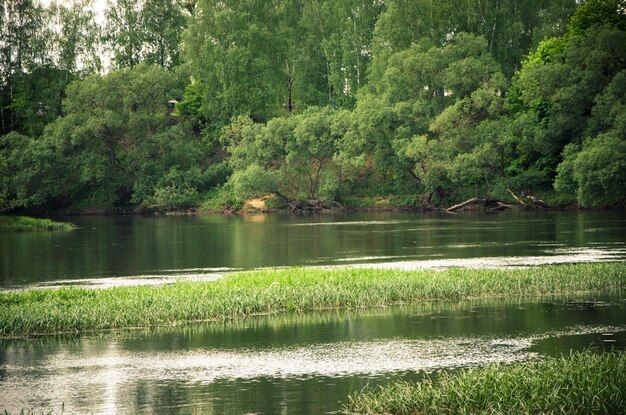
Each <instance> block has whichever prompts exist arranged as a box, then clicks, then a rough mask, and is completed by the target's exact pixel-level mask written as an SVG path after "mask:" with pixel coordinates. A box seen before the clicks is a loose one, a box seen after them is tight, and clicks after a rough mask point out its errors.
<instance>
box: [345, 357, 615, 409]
mask: <svg viewBox="0 0 626 415" xmlns="http://www.w3.org/2000/svg"><path fill="white" fill-rule="evenodd" d="M625 407H626V354H625V353H623V352H612V353H602V354H594V353H592V352H589V351H588V352H582V353H574V354H572V355H570V356H564V357H561V358H549V359H546V360H543V361H537V362H524V363H517V364H511V365H503V364H494V365H489V366H486V367H481V368H476V369H469V370H463V371H460V372H456V373H452V374H450V373H442V374H441V375H440V376H438V377H437V379H436V380H434V381H432V382H430V381H426V382H422V383H407V382H399V383H393V384H391V385H388V386H384V387H381V388H380V389H378V390H374V391H366V392H362V393H360V394H357V395H354V396H351V397H350V398H349V402H348V404H347V405H346V406H345V407H344V413H346V414H398V415H399V414H426V413H427V414H433V415H436V414H451V413H454V414H479V413H480V414H494V415H495V414H520V415H521V414H615V415H617V414H623V413H624V408H625Z"/></svg>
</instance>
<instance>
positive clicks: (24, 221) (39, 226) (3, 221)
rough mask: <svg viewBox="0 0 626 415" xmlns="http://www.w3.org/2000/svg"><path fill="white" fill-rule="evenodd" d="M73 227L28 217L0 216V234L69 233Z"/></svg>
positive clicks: (69, 224) (67, 224) (63, 223)
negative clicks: (29, 232) (31, 232)
mask: <svg viewBox="0 0 626 415" xmlns="http://www.w3.org/2000/svg"><path fill="white" fill-rule="evenodd" d="M72 229H74V225H72V224H71V223H65V222H55V221H52V220H50V219H37V218H31V217H28V216H0V232H26V231H69V230H72Z"/></svg>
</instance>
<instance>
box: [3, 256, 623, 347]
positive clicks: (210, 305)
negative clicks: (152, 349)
mask: <svg viewBox="0 0 626 415" xmlns="http://www.w3.org/2000/svg"><path fill="white" fill-rule="evenodd" d="M624 289H626V262H614V263H596V264H575V265H572V264H570V265H552V266H542V267H533V268H526V269H516V270H476V269H463V268H453V269H448V270H444V271H434V270H422V271H398V270H376V269H350V268H344V269H318V268H288V269H281V270H259V271H253V272H241V273H237V274H233V275H230V276H227V277H225V278H223V279H221V280H218V281H214V282H177V283H174V284H168V285H162V286H137V287H117V288H109V289H86V288H75V287H73V288H61V289H32V290H25V291H11V292H0V337H13V336H26V335H34V334H56V333H78V332H83V331H94V330H96V331H97V330H110V329H120V328H130V327H153V326H164V325H172V324H177V323H180V322H188V321H202V320H220V319H233V318H240V317H245V316H250V315H258V314H270V313H281V312H304V311H310V310H316V309H328V308H352V309H353V308H363V307H374V306H385V305H392V304H401V303H416V302H421V301H432V300H461V299H473V298H483V297H520V296H540V295H547V294H555V295H562V294H577V293H583V292H601V291H604V292H606V291H616V290H624Z"/></svg>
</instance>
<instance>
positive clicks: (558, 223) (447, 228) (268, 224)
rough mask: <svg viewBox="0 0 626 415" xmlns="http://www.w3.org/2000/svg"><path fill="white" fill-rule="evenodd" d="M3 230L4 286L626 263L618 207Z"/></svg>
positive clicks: (102, 222)
mask: <svg viewBox="0 0 626 415" xmlns="http://www.w3.org/2000/svg"><path fill="white" fill-rule="evenodd" d="M68 220H71V221H72V222H73V223H75V224H76V225H78V226H79V229H77V230H74V231H72V232H60V233H59V232H50V233H4V234H0V288H2V287H4V288H11V287H13V288H16V287H24V286H32V285H49V284H86V285H121V284H134V283H144V284H145V283H160V282H163V281H169V280H172V279H182V278H187V279H211V278H216V277H219V276H220V275H221V274H223V273H224V272H227V271H229V270H237V269H252V268H259V267H282V266H305V265H308V266H310V265H326V266H348V265H349V266H355V265H360V266H364V265H372V264H376V266H381V267H398V268H409V269H412V268H424V267H441V266H450V265H458V266H480V267H497V266H510V265H513V266H515V265H532V264H543V263H559V262H575V261H604V260H612V259H622V258H626V215H624V213H623V212H547V213H545V212H540V213H532V212H530V213H529V212H502V213H498V214H458V215H452V214H445V213H432V214H426V213H406V212H405V213H402V212H382V213H346V214H323V215H311V216H294V215H283V214H271V215H267V214H257V215H243V216H237V215H234V216H221V215H212V216H190V217H189V216H183V217H142V216H123V217H119V216H116V217H112V216H108V217H107V216H95V217H70V218H68Z"/></svg>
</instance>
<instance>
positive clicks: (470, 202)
mask: <svg viewBox="0 0 626 415" xmlns="http://www.w3.org/2000/svg"><path fill="white" fill-rule="evenodd" d="M479 203H485V199H481V198H479V197H473V198H471V199H468V200H466V201H465V202H461V203H459V204H458V205H454V206H450V207H449V208H447V209H446V212H456V211H457V210H459V209H463V208H464V207H466V206H470V205H477V204H479Z"/></svg>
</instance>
